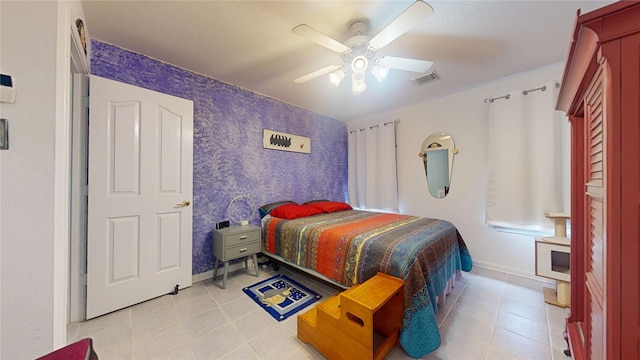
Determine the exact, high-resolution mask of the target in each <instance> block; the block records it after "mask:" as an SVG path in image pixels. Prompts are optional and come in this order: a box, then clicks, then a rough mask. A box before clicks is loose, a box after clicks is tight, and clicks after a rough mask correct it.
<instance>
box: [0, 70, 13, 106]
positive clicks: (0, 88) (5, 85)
mask: <svg viewBox="0 0 640 360" xmlns="http://www.w3.org/2000/svg"><path fill="white" fill-rule="evenodd" d="M15 101H16V88H15V84H14V82H13V76H11V75H6V74H0V102H6V103H12V104H13V103H14V102H15Z"/></svg>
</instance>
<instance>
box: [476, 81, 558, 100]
mask: <svg viewBox="0 0 640 360" xmlns="http://www.w3.org/2000/svg"><path fill="white" fill-rule="evenodd" d="M555 87H556V88H559V87H560V83H558V82H557V83H555ZM538 90H540V91H545V90H547V85H542V86H540V87H537V88H533V89H529V90H522V95H528V94H529V93H530V92H534V91H538ZM510 97H511V94H506V95H502V96H498V97H490V98H486V99H484V103H485V104H487V103H488V104H491V103H492V102H494V101H496V100H499V99H506V100H509V98H510Z"/></svg>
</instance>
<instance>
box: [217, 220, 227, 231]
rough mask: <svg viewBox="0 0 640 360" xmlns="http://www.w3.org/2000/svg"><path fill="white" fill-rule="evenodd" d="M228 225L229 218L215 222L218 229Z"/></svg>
mask: <svg viewBox="0 0 640 360" xmlns="http://www.w3.org/2000/svg"><path fill="white" fill-rule="evenodd" d="M228 227H229V220H225V221H220V222H219V223H217V224H216V229H218V230H220V229H224V228H228Z"/></svg>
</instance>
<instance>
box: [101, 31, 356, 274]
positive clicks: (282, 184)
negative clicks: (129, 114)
mask: <svg viewBox="0 0 640 360" xmlns="http://www.w3.org/2000/svg"><path fill="white" fill-rule="evenodd" d="M92 50H93V53H92V56H91V73H92V74H93V75H97V76H101V77H105V78H109V79H113V80H117V81H120V82H124V83H127V84H132V85H136V86H140V87H143V88H147V89H151V90H155V91H159V92H163V93H166V94H170V95H174V96H178V97H182V98H186V99H190V100H193V102H194V135H193V193H194V195H193V274H199V273H202V272H205V271H207V270H210V269H212V268H213V265H214V261H215V259H214V257H213V255H212V254H211V230H212V229H214V228H215V224H216V223H217V222H218V221H222V220H226V219H228V216H227V206H228V205H229V202H230V201H231V200H232V199H233V198H234V197H236V196H237V195H248V196H250V197H252V198H253V199H254V200H255V202H256V206H260V205H263V204H266V203H269V202H273V201H278V200H294V201H296V202H299V203H302V202H304V201H308V200H312V199H330V200H336V201H345V200H346V196H347V195H346V194H347V125H346V123H344V122H342V121H339V120H336V119H333V118H329V117H326V116H323V115H320V114H316V113H314V112H311V111H308V110H305V109H302V108H299V107H295V106H292V105H289V104H285V103H283V102H281V101H278V100H274V99H272V98H268V97H265V96H262V95H259V94H257V93H254V92H251V91H248V90H245V89H241V88H239V87H236V86H233V85H230V84H227V83H224V82H221V81H218V80H215V79H212V78H208V77H205V76H202V75H199V74H196V73H192V72H189V71H187V70H184V69H182V68H178V67H176V66H173V65H170V64H166V63H163V62H161V61H158V60H155V59H152V58H149V57H147V56H144V55H140V54H137V53H133V52H130V51H127V50H125V49H122V48H119V47H116V46H113V45H110V44H107V43H103V42H100V41H95V40H93V41H92ZM291 86H295V84H293V83H292V85H291ZM263 129H270V130H275V131H281V132H285V133H289V134H296V135H301V136H306V137H309V138H311V154H302V153H294V152H288V151H278V150H267V149H264V148H263V147H262V130H263ZM240 205H242V204H240ZM251 222H252V223H254V224H259V215H258V213H257V211H256V216H255V217H254V218H253V219H252V221H251Z"/></svg>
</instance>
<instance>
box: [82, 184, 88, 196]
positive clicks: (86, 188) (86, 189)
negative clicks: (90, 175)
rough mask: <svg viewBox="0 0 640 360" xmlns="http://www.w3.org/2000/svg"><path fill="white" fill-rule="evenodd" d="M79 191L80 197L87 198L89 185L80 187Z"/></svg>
mask: <svg viewBox="0 0 640 360" xmlns="http://www.w3.org/2000/svg"><path fill="white" fill-rule="evenodd" d="M80 191H81V192H82V196H89V185H81V186H80Z"/></svg>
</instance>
